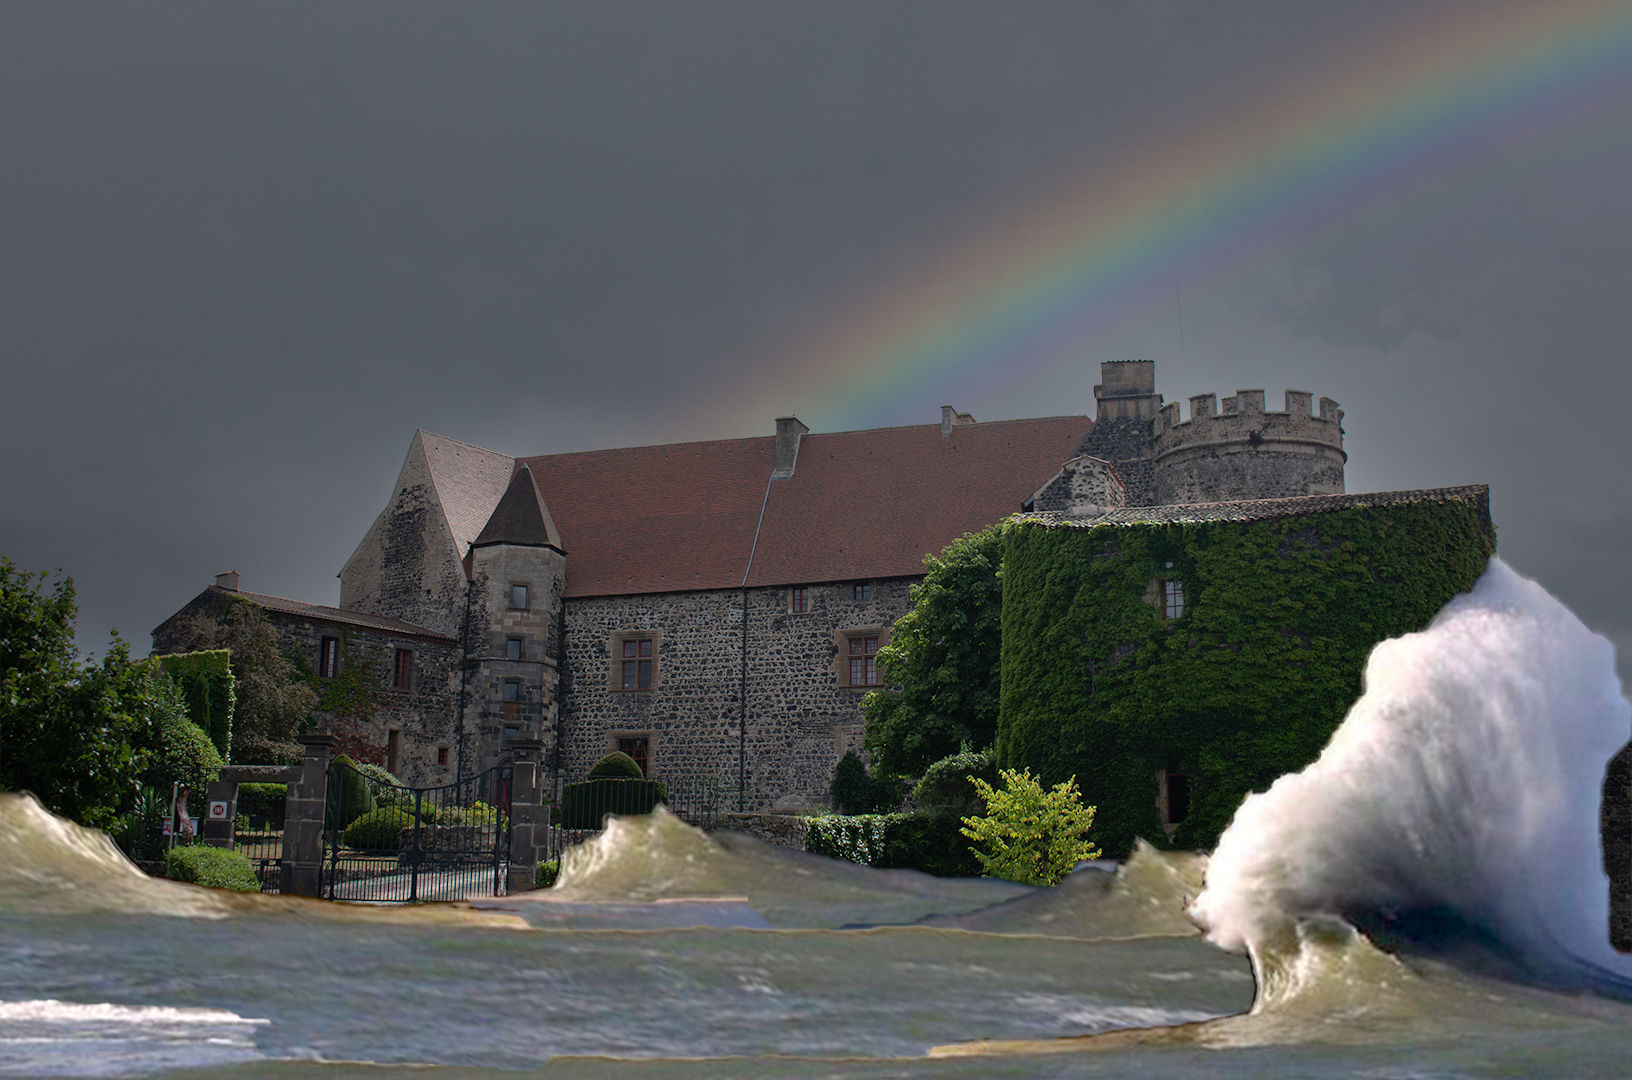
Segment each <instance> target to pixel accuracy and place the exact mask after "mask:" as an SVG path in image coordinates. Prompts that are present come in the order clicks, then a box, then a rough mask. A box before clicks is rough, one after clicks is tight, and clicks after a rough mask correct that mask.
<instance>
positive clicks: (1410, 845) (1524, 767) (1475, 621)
mask: <svg viewBox="0 0 1632 1080" xmlns="http://www.w3.org/2000/svg"><path fill="white" fill-rule="evenodd" d="M1629 717H1632V706H1629V705H1628V703H1627V700H1626V699H1625V698H1624V697H1623V696H1622V694H1621V686H1620V681H1619V679H1617V677H1616V675H1615V668H1614V650H1613V649H1612V647H1611V646H1610V644H1609V643H1608V642H1607V641H1605V640H1604V639H1603V638H1601V637H1599V636H1598V635H1596V634H1593V633H1592V632H1591V631H1589V630H1588V629H1587V628H1586V627H1585V626H1583V625H1582V624H1581V622H1580V620H1578V619H1577V618H1576V617H1575V616H1574V615H1573V614H1572V613H1571V612H1570V611H1569V609H1567V608H1566V607H1564V605H1562V604H1560V603H1559V602H1558V601H1557V600H1555V599H1554V598H1553V597H1552V596H1551V595H1549V594H1548V593H1547V592H1546V591H1545V590H1544V589H1542V588H1541V586H1539V585H1537V584H1536V583H1535V582H1533V581H1529V580H1527V579H1525V578H1522V577H1520V576H1519V575H1518V574H1516V573H1514V572H1513V571H1512V570H1511V569H1509V568H1508V567H1507V566H1506V565H1505V564H1504V563H1502V562H1501V561H1500V560H1499V559H1493V560H1492V561H1491V565H1490V567H1489V569H1488V570H1487V571H1486V573H1485V574H1484V575H1483V576H1482V577H1481V578H1480V579H1479V582H1478V584H1477V585H1476V586H1475V588H1474V589H1473V591H1472V592H1471V593H1467V594H1464V595H1462V596H1459V597H1457V598H1455V599H1454V600H1452V601H1451V602H1450V603H1449V604H1448V605H1446V607H1445V608H1444V610H1442V611H1441V612H1440V613H1439V615H1438V616H1437V617H1436V618H1435V619H1434V621H1433V623H1432V624H1431V625H1430V626H1429V627H1428V629H1426V630H1424V631H1422V632H1421V633H1417V634H1408V635H1406V636H1405V637H1402V638H1397V639H1394V640H1390V641H1386V642H1383V643H1382V644H1380V645H1378V646H1377V647H1376V649H1374V650H1373V652H1372V654H1371V658H1370V660H1369V662H1368V663H1367V665H1366V672H1365V691H1364V694H1363V695H1362V697H1361V698H1360V700H1359V701H1358V702H1356V704H1355V705H1354V708H1353V709H1352V710H1351V711H1350V712H1349V715H1348V717H1347V718H1346V719H1345V720H1344V722H1343V725H1342V727H1341V728H1340V729H1339V730H1338V732H1337V734H1336V735H1335V736H1334V737H1333V739H1332V741H1331V743H1330V744H1329V745H1328V746H1327V747H1326V749H1325V751H1324V752H1323V753H1322V754H1321V756H1320V758H1319V760H1318V761H1316V762H1315V763H1314V764H1313V765H1311V766H1310V767H1309V768H1307V769H1305V770H1304V771H1303V772H1301V773H1297V774H1295V775H1290V776H1284V777H1282V778H1281V779H1280V780H1279V781H1277V782H1276V783H1275V784H1274V785H1273V786H1272V787H1271V788H1270V790H1269V791H1267V792H1265V793H1263V794H1260V795H1253V796H1250V797H1249V798H1248V799H1247V800H1246V802H1245V803H1244V804H1243V805H1242V807H1241V809H1240V810H1239V811H1237V813H1236V816H1235V820H1234V821H1233V822H1232V823H1231V825H1230V827H1229V829H1228V830H1227V831H1226V832H1225V834H1224V836H1223V837H1222V839H1221V840H1220V842H1219V845H1218V848H1217V850H1216V851H1215V852H1214V854H1213V857H1212V860H1211V862H1210V864H1209V867H1208V870H1207V887H1206V890H1205V891H1204V892H1203V893H1202V894H1201V896H1200V898H1199V899H1198V900H1197V901H1196V904H1195V906H1194V908H1193V909H1192V912H1193V914H1194V915H1195V917H1196V918H1197V920H1198V921H1200V922H1201V923H1202V924H1203V925H1204V926H1205V927H1206V928H1207V932H1208V937H1209V939H1210V940H1212V941H1214V942H1215V943H1217V944H1219V945H1221V946H1223V947H1225V948H1230V949H1241V948H1245V949H1247V950H1248V951H1249V952H1251V953H1252V954H1253V956H1254V958H1255V960H1257V961H1258V962H1259V966H1260V969H1262V968H1263V966H1264V964H1265V963H1267V962H1268V959H1269V955H1270V954H1271V953H1275V952H1278V951H1280V950H1282V949H1283V948H1284V943H1285V942H1286V941H1287V940H1288V938H1289V935H1293V934H1294V933H1295V925H1296V922H1297V920H1299V919H1307V918H1309V917H1311V916H1338V917H1343V918H1346V919H1348V920H1350V921H1356V920H1359V921H1362V922H1378V921H1380V922H1383V923H1394V924H1409V923H1410V921H1411V920H1412V919H1414V918H1425V917H1426V918H1433V919H1436V920H1437V919H1447V920H1451V921H1453V922H1455V923H1457V924H1460V925H1462V926H1463V927H1464V928H1465V929H1466V930H1467V931H1468V932H1469V934H1470V935H1477V936H1482V937H1483V938H1484V939H1486V940H1491V941H1495V942H1499V943H1501V944H1502V945H1504V946H1505V947H1507V948H1509V949H1512V950H1516V951H1518V952H1519V953H1521V954H1522V956H1521V957H1520V958H1519V959H1520V960H1521V961H1522V962H1525V963H1528V964H1530V965H1535V966H1539V967H1541V968H1544V969H1546V971H1547V973H1548V974H1550V975H1553V976H1556V977H1569V976H1570V975H1574V976H1575V977H1577V978H1580V979H1583V980H1589V981H1590V980H1592V979H1594V978H1600V977H1612V976H1613V975H1614V974H1621V975H1627V974H1632V962H1629V961H1632V958H1629V957H1626V956H1623V955H1621V954H1620V953H1617V952H1615V951H1614V950H1613V949H1611V948H1610V946H1609V941H1608V918H1609V899H1608V882H1607V879H1606V878H1605V876H1604V873H1603V869H1602V860H1601V856H1600V848H1599V835H1598V814H1599V793H1600V790H1601V788H1602V785H1603V778H1604V768H1605V765H1606V763H1607V762H1608V761H1609V759H1610V758H1611V757H1612V756H1613V755H1614V754H1615V753H1616V752H1617V751H1619V750H1620V748H1621V747H1622V746H1624V745H1625V744H1626V742H1627V739H1628V736H1629V734H1632V722H1629Z"/></svg>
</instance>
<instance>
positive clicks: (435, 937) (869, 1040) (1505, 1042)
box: [0, 562, 1632, 1080]
mask: <svg viewBox="0 0 1632 1080" xmlns="http://www.w3.org/2000/svg"><path fill="white" fill-rule="evenodd" d="M1612 659H1613V658H1612V655H1611V652H1610V647H1609V646H1608V644H1607V643H1605V642H1604V641H1603V640H1602V639H1600V638H1597V637H1596V636H1594V635H1592V634H1591V633H1589V632H1588V631H1587V630H1586V629H1585V628H1583V627H1582V626H1581V625H1580V623H1579V622H1578V621H1577V620H1576V619H1575V618H1574V616H1572V615H1571V614H1570V613H1569V612H1568V611H1567V610H1566V609H1564V608H1563V607H1562V606H1561V605H1559V604H1558V603H1557V601H1555V600H1554V599H1553V598H1552V597H1550V596H1548V595H1547V594H1546V593H1545V592H1544V591H1543V590H1541V589H1540V588H1539V587H1538V586H1536V585H1534V584H1533V583H1531V582H1528V581H1526V580H1524V579H1523V578H1521V577H1520V576H1518V575H1517V574H1515V573H1514V572H1513V571H1511V570H1510V569H1508V568H1507V567H1506V566H1504V565H1503V564H1501V563H1500V562H1493V563H1492V566H1491V568H1490V570H1489V571H1488V572H1487V573H1486V575H1485V576H1484V577H1483V578H1482V579H1481V581H1480V583H1479V585H1478V586H1477V588H1476V589H1475V590H1474V592H1473V593H1471V594H1469V595H1467V596H1464V597H1460V598H1458V599H1457V600H1455V601H1453V602H1452V603H1451V604H1450V605H1449V606H1448V607H1447V608H1446V609H1445V611H1443V612H1442V613H1441V614H1440V616H1439V617H1438V618H1437V619H1436V621H1435V622H1434V624H1433V626H1431V627H1430V628H1429V629H1427V630H1426V631H1424V632H1423V633H1420V634H1414V635H1410V636H1407V637H1405V638H1401V639H1398V640H1395V641H1391V642H1386V643H1384V644H1383V645H1381V646H1379V647H1378V649H1377V650H1376V652H1375V653H1374V654H1373V656H1372V659H1371V662H1370V665H1369V667H1368V670H1367V681H1366V692H1365V694H1364V696H1363V697H1362V698H1361V700H1360V701H1359V702H1357V703H1355V705H1354V707H1353V709H1352V710H1351V712H1350V714H1349V717H1348V719H1347V720H1346V721H1345V723H1344V725H1343V727H1342V729H1341V730H1340V731H1339V733H1338V734H1337V736H1336V737H1335V738H1334V739H1333V741H1332V744H1331V745H1330V746H1329V747H1328V748H1327V750H1326V752H1325V753H1324V755H1323V756H1322V757H1321V759H1320V760H1319V761H1318V762H1317V763H1316V764H1314V765H1313V766H1311V767H1310V768H1309V769H1307V770H1305V771H1304V772H1303V773H1301V774H1298V775H1296V776H1289V777H1285V778H1283V779H1282V780H1281V781H1280V782H1278V783H1277V784H1276V785H1275V786H1274V787H1273V788H1272V789H1271V790H1269V791H1268V792H1265V793H1263V794H1260V795H1256V796H1253V797H1252V798H1250V799H1249V800H1248V801H1247V803H1246V804H1244V805H1243V807H1242V809H1241V811H1240V813H1239V814H1238V815H1237V817H1236V820H1235V822H1234V824H1232V826H1231V827H1230V829H1229V830H1228V832H1227V833H1226V834H1225V836H1224V837H1223V839H1222V841H1221V842H1220V844H1219V847H1218V850H1217V851H1216V852H1214V853H1213V854H1212V856H1211V857H1210V858H1204V857H1199V856H1189V855H1175V854H1172V853H1163V852H1157V851H1154V850H1151V849H1141V850H1139V851H1138V852H1136V853H1135V854H1134V855H1133V857H1132V858H1130V859H1129V860H1128V861H1127V862H1126V863H1125V864H1123V865H1121V866H1119V867H1107V866H1098V865H1089V866H1085V867H1083V868H1079V870H1078V871H1077V872H1076V873H1075V874H1073V875H1072V876H1071V877H1070V878H1068V879H1067V880H1066V881H1065V882H1064V883H1063V884H1062V885H1061V886H1059V887H1058V888H1056V889H1051V890H1038V889H1028V888H1024V887H1021V886H1015V885H1011V884H1008V883H1005V882H996V881H987V880H955V881H949V880H941V879H935V878H929V877H925V876H923V875H919V874H916V873H913V872H911V871H877V870H871V869H867V868H863V867H856V866H851V865H849V864H845V863H837V862H833V861H830V860H826V859H821V858H817V857H813V856H807V855H803V854H802V853H798V852H790V851H786V850H782V849H778V848H774V847H771V846H768V845H765V844H761V843H759V842H757V841H755V840H753V839H751V838H748V837H743V836H738V835H733V834H714V835H707V836H705V835H704V834H702V833H699V832H697V831H696V830H693V829H691V828H690V827H689V826H686V825H684V824H683V823H681V822H679V821H677V820H675V819H674V818H672V817H669V816H667V815H665V814H661V813H660V814H657V815H653V816H651V817H649V818H630V819H622V820H619V821H616V822H614V823H613V827H612V828H610V829H608V830H607V831H606V832H605V833H604V834H603V835H602V836H601V837H600V839H598V840H597V841H595V842H594V843H593V844H590V845H585V846H584V847H582V848H579V849H575V850H574V851H573V852H571V857H570V858H569V860H568V862H567V865H566V866H565V867H564V868H563V874H562V880H561V883H560V884H559V885H558V886H557V887H556V888H555V889H552V890H548V891H545V892H541V893H534V894H525V895H522V896H517V897H509V898H500V899H496V900H487V901H481V900H476V901H471V902H469V903H465V904H442V905H423V906H418V907H413V908H407V907H367V906H362V905H345V904H327V903H322V902H318V901H310V900H299V899H293V898H281V897H271V896H268V897H262V896H242V895H236V894H226V893H218V892H214V891H210V890H201V889H196V888H192V887H190V886H185V885H180V884H175V883H171V882H165V881H158V880H154V879H150V878H147V877H145V876H143V875H142V874H140V873H139V872H138V871H136V870H135V868H134V867H132V866H130V864H129V863H127V862H126V861H125V860H124V859H123V857H122V856H121V855H120V854H119V853H118V851H117V850H116V849H115V848H114V847H113V846H112V844H111V843H109V842H108V841H107V839H106V838H105V837H103V836H102V835H101V834H99V833H95V832H91V831H88V830H84V829H81V828H79V827H78V826H75V825H72V824H71V823H68V822H64V821H62V820H60V819H57V818H54V817H52V816H51V815H50V814H49V813H47V812H45V811H44V810H43V809H41V808H40V807H39V806H38V805H37V804H36V803H34V802H33V801H32V800H31V799H29V798H27V797H24V796H16V795H0V1076H189V1077H191V1076H220V1075H232V1076H266V1077H286V1076H287V1077H296V1076H318V1077H339V1076H353V1075H355V1076H367V1077H378V1076H395V1075H402V1076H414V1077H421V1076H428V1077H437V1076H486V1075H493V1076H502V1075H514V1074H516V1073H523V1074H529V1073H531V1074H536V1075H540V1076H548V1077H599V1076H606V1077H625V1076H628V1077H646V1076H652V1077H658V1076H661V1077H683V1078H692V1077H696V1078H703V1077H998V1076H1002V1077H1058V1076H1063V1077H1075V1076H1082V1077H1101V1076H1141V1077H1144V1076H1154V1077H1170V1076H1171V1077H1197V1076H1200V1077H1207V1076H1275V1077H1304V1076H1307V1077H1337V1076H1344V1077H1348V1076H1366V1077H1377V1078H1400V1080H1404V1078H1415V1077H1447V1078H1448V1077H1555V1076H1570V1077H1598V1076H1603V1077H1624V1076H1629V1075H1632V957H1625V956H1622V955H1621V954H1618V953H1615V952H1614V951H1613V950H1611V949H1610V948H1609V946H1608V942H1607V917H1608V900H1607V884H1606V882H1605V879H1604V876H1603V873H1602V871H1601V864H1600V859H1599V854H1598V841H1597V814H1598V809H1597V803H1598V792H1599V786H1600V784H1601V780H1602V775H1603V769H1604V765H1605V763H1606V762H1607V760H1608V759H1609V757H1610V756H1611V755H1612V754H1613V753H1615V751H1617V750H1618V749H1619V748H1620V746H1621V745H1622V744H1624V743H1625V742H1626V741H1627V738H1628V735H1629V734H1632V730H1629V729H1632V708H1629V706H1628V705H1627V702H1626V700H1625V699H1624V698H1623V697H1622V696H1621V690H1620V686H1619V684H1618V682H1617V681H1616V678H1615V675H1614V671H1613V664H1612Z"/></svg>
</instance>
